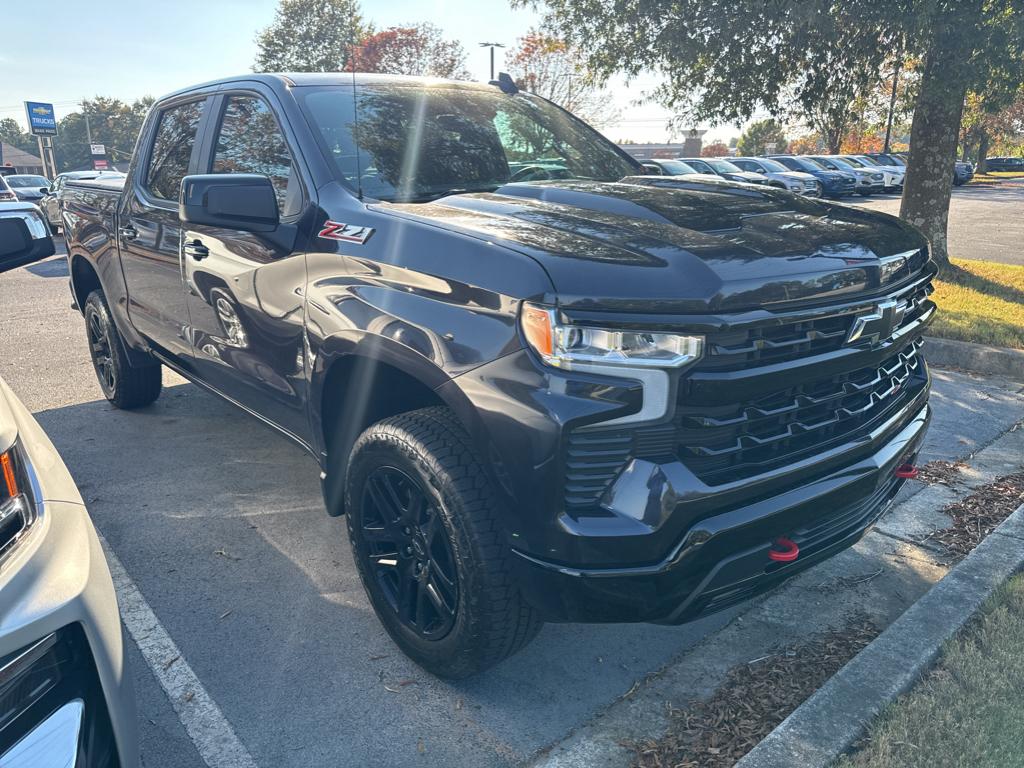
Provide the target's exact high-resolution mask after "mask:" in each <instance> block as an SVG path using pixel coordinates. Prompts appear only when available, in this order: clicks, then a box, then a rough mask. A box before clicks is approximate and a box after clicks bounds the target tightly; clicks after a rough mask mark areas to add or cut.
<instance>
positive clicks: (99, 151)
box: [89, 144, 107, 156]
mask: <svg viewBox="0 0 1024 768" xmlns="http://www.w3.org/2000/svg"><path fill="white" fill-rule="evenodd" d="M89 150H90V152H91V153H92V154H94V155H101V156H102V155H105V154H107V148H106V147H105V146H103V145H102V144H90V145H89Z"/></svg>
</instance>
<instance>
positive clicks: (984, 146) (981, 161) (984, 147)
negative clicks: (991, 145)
mask: <svg viewBox="0 0 1024 768" xmlns="http://www.w3.org/2000/svg"><path fill="white" fill-rule="evenodd" d="M987 157H988V131H986V130H985V129H984V128H982V129H981V138H979V139H978V167H977V168H975V170H976V171H977V172H978V173H984V172H985V171H987V170H988V163H987V162H985V160H986V158H987Z"/></svg>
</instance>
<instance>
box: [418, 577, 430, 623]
mask: <svg viewBox="0 0 1024 768" xmlns="http://www.w3.org/2000/svg"><path fill="white" fill-rule="evenodd" d="M428 599H429V597H428V595H427V590H426V585H425V584H424V583H423V582H422V581H421V580H420V579H417V580H416V614H415V615H416V619H415V621H416V626H417V628H418V629H419V630H420V631H421V632H423V631H425V630H426V628H427V624H426V608H427V600H428Z"/></svg>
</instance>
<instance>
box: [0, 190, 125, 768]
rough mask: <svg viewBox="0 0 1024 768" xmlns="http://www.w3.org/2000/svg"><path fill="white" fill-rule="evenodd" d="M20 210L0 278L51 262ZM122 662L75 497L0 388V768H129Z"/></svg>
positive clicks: (97, 551)
mask: <svg viewBox="0 0 1024 768" xmlns="http://www.w3.org/2000/svg"><path fill="white" fill-rule="evenodd" d="M12 205H17V206H18V207H17V208H14V207H8V206H12ZM27 209H28V212H27V213H26V205H25V204H5V203H0V271H3V270H5V269H10V268H12V267H13V266H17V265H20V264H23V263H25V260H26V259H33V260H34V259H38V258H45V256H46V255H49V254H52V253H53V242H52V240H51V238H50V237H49V235H48V234H45V236H44V237H42V238H37V237H34V236H33V234H34V232H33V231H31V230H30V229H29V225H28V223H27V221H26V219H31V218H32V217H33V216H34V217H35V218H36V219H37V220H38V225H39V226H40V227H43V228H44V230H43V231H44V233H45V224H43V223H42V218H41V215H40V214H39V212H38V210H37V209H35V207H34V206H27ZM38 231H39V230H38V228H36V229H35V232H36V233H37V232H38ZM19 249H20V250H19ZM125 661H126V659H125V647H124V640H123V637H122V633H121V622H120V617H119V615H118V611H117V601H116V599H115V596H114V585H113V583H112V581H111V578H110V571H109V570H108V568H107V563H106V560H105V559H104V556H103V549H102V547H101V546H100V541H99V538H98V536H97V534H96V530H95V529H94V528H93V525H92V522H91V521H90V519H89V513H88V511H87V510H86V508H85V504H84V503H83V502H82V497H81V495H80V494H79V492H78V489H77V488H76V487H75V482H74V480H72V478H71V475H70V474H69V473H68V470H67V468H66V467H65V466H64V463H63V462H62V461H61V458H60V456H59V455H58V454H57V451H56V450H55V449H54V447H53V444H52V443H51V442H50V440H49V439H48V438H47V437H46V435H45V434H44V432H43V430H42V429H41V428H40V427H39V424H38V423H36V420H35V419H34V418H32V415H31V414H30V413H29V412H28V410H27V409H26V408H25V406H24V405H22V404H21V402H20V401H19V400H18V399H17V398H16V397H15V396H14V393H13V392H11V390H10V388H9V387H8V386H7V384H6V383H5V382H4V381H3V380H0V766H2V767H3V768H68V767H69V766H77V767H78V768H136V766H137V765H138V759H139V758H138V739H137V730H136V728H137V725H136V715H135V705H134V698H133V696H134V694H133V690H132V681H131V678H130V677H129V675H128V674H127V671H126V668H125Z"/></svg>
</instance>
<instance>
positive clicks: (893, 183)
mask: <svg viewBox="0 0 1024 768" xmlns="http://www.w3.org/2000/svg"><path fill="white" fill-rule="evenodd" d="M840 157H841V158H843V159H844V160H845V161H846V162H848V163H850V164H851V165H852V166H853V167H854V168H863V169H864V170H870V171H881V172H882V176H883V182H884V184H885V191H886V192H899V191H902V190H903V177H904V176H906V173H907V169H906V168H901V167H899V166H896V165H887V164H885V163H883V162H882V161H880V160H875V159H874V158H871V157H868V156H867V155H840Z"/></svg>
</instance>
